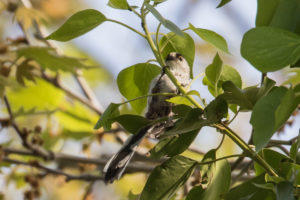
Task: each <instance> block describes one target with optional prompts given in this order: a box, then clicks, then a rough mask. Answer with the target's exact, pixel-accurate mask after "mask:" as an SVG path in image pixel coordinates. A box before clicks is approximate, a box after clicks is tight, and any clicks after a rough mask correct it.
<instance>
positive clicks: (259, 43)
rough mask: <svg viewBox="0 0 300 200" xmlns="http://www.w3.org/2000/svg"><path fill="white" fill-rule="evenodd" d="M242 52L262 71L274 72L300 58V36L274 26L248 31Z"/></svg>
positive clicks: (244, 38)
mask: <svg viewBox="0 0 300 200" xmlns="http://www.w3.org/2000/svg"><path fill="white" fill-rule="evenodd" d="M241 54H242V56H243V57H244V58H245V59H246V60H248V61H249V62H250V63H251V64H252V65H253V66H254V67H255V68H256V69H258V70H259V71H261V72H272V71H276V70H279V69H282V68H284V67H286V66H288V65H292V64H294V63H296V62H297V61H298V60H299V59H300V36H299V35H297V34H295V33H292V32H289V31H286V30H283V29H279V28H274V27H258V28H253V29H251V30H250V31H248V32H247V33H246V34H245V35H244V37H243V41H242V45H241Z"/></svg>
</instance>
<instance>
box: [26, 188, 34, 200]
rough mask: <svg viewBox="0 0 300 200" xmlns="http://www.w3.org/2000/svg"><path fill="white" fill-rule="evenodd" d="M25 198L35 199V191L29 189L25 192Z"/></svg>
mask: <svg viewBox="0 0 300 200" xmlns="http://www.w3.org/2000/svg"><path fill="white" fill-rule="evenodd" d="M24 199H25V200H33V199H34V193H33V191H31V190H27V191H25V192H24Z"/></svg>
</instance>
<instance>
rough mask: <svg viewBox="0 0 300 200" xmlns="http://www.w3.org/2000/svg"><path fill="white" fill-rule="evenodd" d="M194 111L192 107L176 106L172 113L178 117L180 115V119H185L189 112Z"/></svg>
mask: <svg viewBox="0 0 300 200" xmlns="http://www.w3.org/2000/svg"><path fill="white" fill-rule="evenodd" d="M191 110H192V108H191V107H190V106H187V105H183V104H181V105H175V106H173V108H172V112H174V113H175V114H176V115H178V116H179V117H184V116H186V115H187V114H188V112H190V111H191Z"/></svg>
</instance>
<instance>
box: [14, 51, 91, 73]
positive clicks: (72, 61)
mask: <svg viewBox="0 0 300 200" xmlns="http://www.w3.org/2000/svg"><path fill="white" fill-rule="evenodd" d="M17 55H18V57H22V56H24V57H25V58H27V59H32V60H34V61H36V62H37V63H39V64H40V66H41V67H42V68H44V69H50V70H53V71H59V70H62V71H69V72H75V70H76V69H78V68H87V66H86V65H84V64H83V63H82V62H81V61H80V60H79V59H76V58H71V57H66V56H60V55H58V54H57V53H56V52H55V50H54V49H52V48H47V47H24V48H19V49H18V50H17Z"/></svg>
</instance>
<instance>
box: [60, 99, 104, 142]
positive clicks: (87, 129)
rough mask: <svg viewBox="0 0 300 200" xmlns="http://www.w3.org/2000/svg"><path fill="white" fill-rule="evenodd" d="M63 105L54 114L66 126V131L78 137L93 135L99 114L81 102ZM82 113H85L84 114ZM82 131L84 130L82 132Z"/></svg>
mask: <svg viewBox="0 0 300 200" xmlns="http://www.w3.org/2000/svg"><path fill="white" fill-rule="evenodd" d="M61 107H62V108H61V109H60V110H58V111H57V112H55V113H54V116H55V117H56V118H57V120H58V121H59V124H60V125H61V126H62V127H63V128H64V133H66V134H69V133H70V134H69V135H72V136H74V138H76V139H78V138H82V137H85V136H91V134H92V132H93V125H94V124H95V123H96V122H97V119H98V115H97V114H95V113H94V112H92V111H91V110H90V109H88V108H87V107H85V105H84V104H81V103H79V102H73V103H72V104H65V105H63V106H61ZM82 113H84V115H83V114H82ZM80 132H82V134H81V133H80ZM73 133H74V134H73ZM79 135H82V136H79Z"/></svg>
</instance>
